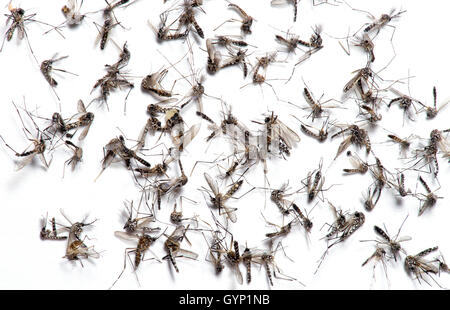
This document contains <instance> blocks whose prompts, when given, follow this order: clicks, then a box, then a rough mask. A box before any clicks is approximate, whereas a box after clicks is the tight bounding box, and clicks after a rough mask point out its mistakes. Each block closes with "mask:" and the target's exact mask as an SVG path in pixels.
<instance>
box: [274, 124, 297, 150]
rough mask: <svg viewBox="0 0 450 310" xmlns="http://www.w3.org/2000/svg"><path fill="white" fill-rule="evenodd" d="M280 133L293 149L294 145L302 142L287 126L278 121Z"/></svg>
mask: <svg viewBox="0 0 450 310" xmlns="http://www.w3.org/2000/svg"><path fill="white" fill-rule="evenodd" d="M276 127H278V131H279V134H280V136H281V137H283V139H284V140H286V143H287V144H288V146H289V147H292V144H295V143H297V142H300V137H299V136H298V135H297V134H296V133H295V132H294V131H293V130H292V129H291V128H289V127H288V126H286V125H285V124H284V123H282V122H281V121H279V120H278V121H277V126H276Z"/></svg>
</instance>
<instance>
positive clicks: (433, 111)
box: [418, 86, 450, 119]
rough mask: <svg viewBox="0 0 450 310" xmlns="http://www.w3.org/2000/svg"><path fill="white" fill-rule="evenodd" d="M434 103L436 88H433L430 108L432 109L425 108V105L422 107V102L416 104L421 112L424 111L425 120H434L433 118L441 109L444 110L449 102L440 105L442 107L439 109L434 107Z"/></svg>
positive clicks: (435, 100)
mask: <svg viewBox="0 0 450 310" xmlns="http://www.w3.org/2000/svg"><path fill="white" fill-rule="evenodd" d="M436 102H437V94H436V86H434V87H433V106H432V107H429V106H426V105H424V104H423V103H422V102H420V101H419V102H418V103H419V104H420V105H421V106H422V107H423V110H425V111H426V114H427V118H428V119H433V118H435V117H436V116H437V115H438V113H439V111H440V110H441V109H442V108H444V107H445V106H446V105H447V104H448V103H449V102H450V101H447V102H446V103H444V104H442V105H441V106H440V107H439V109H438V108H437V107H436ZM419 112H420V111H419Z"/></svg>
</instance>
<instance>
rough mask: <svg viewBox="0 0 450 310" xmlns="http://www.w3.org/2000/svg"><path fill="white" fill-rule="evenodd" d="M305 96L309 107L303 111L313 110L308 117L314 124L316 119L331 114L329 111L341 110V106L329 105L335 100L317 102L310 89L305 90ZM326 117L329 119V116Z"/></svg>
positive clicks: (305, 88)
mask: <svg viewBox="0 0 450 310" xmlns="http://www.w3.org/2000/svg"><path fill="white" fill-rule="evenodd" d="M303 96H304V97H305V100H306V103H307V104H308V106H307V107H304V108H302V109H303V110H309V109H311V113H310V114H309V115H308V116H307V118H309V117H311V119H312V121H313V122H314V119H316V118H322V117H324V116H323V114H329V111H327V110H328V109H335V108H339V106H337V105H327V103H328V102H330V101H333V100H334V99H329V100H327V101H325V102H323V103H321V102H320V99H319V100H316V99H315V98H314V96H313V95H312V93H311V92H310V91H309V90H308V87H304V88H303ZM326 117H327V118H328V117H329V115H327V116H326Z"/></svg>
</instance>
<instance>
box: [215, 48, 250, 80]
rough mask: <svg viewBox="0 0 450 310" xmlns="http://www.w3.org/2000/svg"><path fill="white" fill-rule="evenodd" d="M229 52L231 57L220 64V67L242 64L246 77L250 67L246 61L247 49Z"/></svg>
mask: <svg viewBox="0 0 450 310" xmlns="http://www.w3.org/2000/svg"><path fill="white" fill-rule="evenodd" d="M228 52H229V54H230V58H228V59H226V60H224V61H223V62H222V64H221V65H220V67H219V69H223V68H226V67H230V66H234V65H241V66H242V71H243V73H244V78H246V77H247V74H248V67H247V61H246V56H247V50H243V49H239V50H237V51H236V52H235V53H234V51H232V50H229V51H228Z"/></svg>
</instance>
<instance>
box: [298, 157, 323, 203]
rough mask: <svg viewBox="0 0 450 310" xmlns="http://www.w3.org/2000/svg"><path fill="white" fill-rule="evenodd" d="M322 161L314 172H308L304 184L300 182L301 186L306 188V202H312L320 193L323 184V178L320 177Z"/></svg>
mask: <svg viewBox="0 0 450 310" xmlns="http://www.w3.org/2000/svg"><path fill="white" fill-rule="evenodd" d="M322 164H323V161H322V159H321V160H320V163H319V168H317V169H315V170H314V171H311V172H308V176H307V177H306V184H305V183H304V181H302V183H303V185H305V187H306V192H307V194H308V202H311V201H313V200H314V199H315V198H316V197H317V195H319V193H320V192H322V191H323V190H322V188H323V184H324V183H325V177H324V176H323V175H322Z"/></svg>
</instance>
